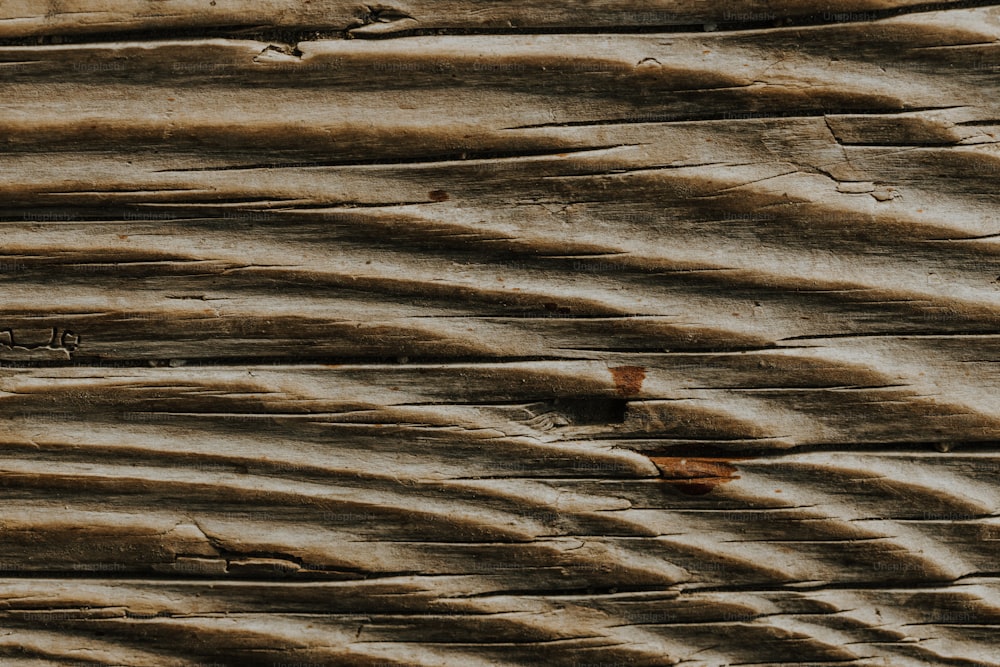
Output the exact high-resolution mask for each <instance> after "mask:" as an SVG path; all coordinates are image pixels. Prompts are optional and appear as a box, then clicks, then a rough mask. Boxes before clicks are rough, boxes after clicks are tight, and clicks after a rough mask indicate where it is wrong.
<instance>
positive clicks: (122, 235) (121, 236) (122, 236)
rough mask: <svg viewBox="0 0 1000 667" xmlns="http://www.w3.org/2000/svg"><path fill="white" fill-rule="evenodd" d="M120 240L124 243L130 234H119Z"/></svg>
mask: <svg viewBox="0 0 1000 667" xmlns="http://www.w3.org/2000/svg"><path fill="white" fill-rule="evenodd" d="M118 238H120V239H121V240H122V241H124V240H125V239H127V238H128V234H119V235H118Z"/></svg>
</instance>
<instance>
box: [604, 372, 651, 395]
mask: <svg viewBox="0 0 1000 667" xmlns="http://www.w3.org/2000/svg"><path fill="white" fill-rule="evenodd" d="M608 370H609V371H611V377H612V378H614V381H615V387H617V388H618V393H619V394H621V395H622V396H635V395H636V394H638V393H639V392H640V391H642V381H643V380H645V379H646V369H645V368H643V367H642V366H615V367H614V368H609V369H608Z"/></svg>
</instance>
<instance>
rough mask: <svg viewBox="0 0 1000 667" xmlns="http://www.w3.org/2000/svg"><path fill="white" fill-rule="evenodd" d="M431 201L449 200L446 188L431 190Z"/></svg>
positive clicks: (428, 194)
mask: <svg viewBox="0 0 1000 667" xmlns="http://www.w3.org/2000/svg"><path fill="white" fill-rule="evenodd" d="M427 196H428V197H430V199H431V201H448V193H447V192H445V191H444V190H431V191H430V192H428V193H427Z"/></svg>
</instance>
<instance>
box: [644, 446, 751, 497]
mask: <svg viewBox="0 0 1000 667" xmlns="http://www.w3.org/2000/svg"><path fill="white" fill-rule="evenodd" d="M649 460H650V461H652V462H653V463H654V464H655V465H656V467H657V468H659V470H660V475H661V476H662V477H663V478H664V480H663V481H664V482H666V483H667V484H669V485H670V486H672V487H674V488H675V489H677V490H678V491H680V492H681V493H684V494H686V495H689V496H703V495H705V494H707V493H711V492H712V491H714V490H715V489H716V487H718V486H719V485H720V484H728V483H729V482H731V481H733V480H734V479H739V478H740V476H739V475H737V474H736V473H737V472H738V469H737V468H736V466H734V465H733V464H731V463H730V462H729V460H727V459H694V458H687V457H680V456H651V457H649Z"/></svg>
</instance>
